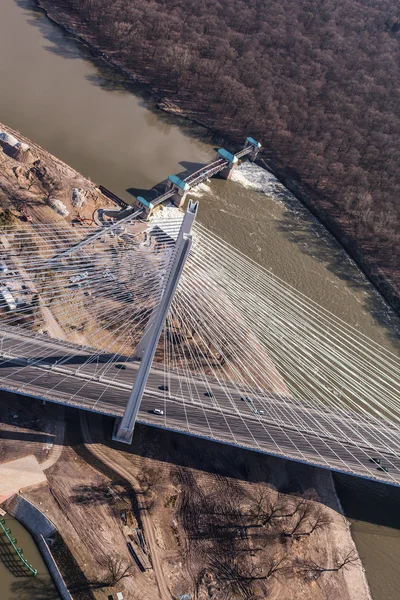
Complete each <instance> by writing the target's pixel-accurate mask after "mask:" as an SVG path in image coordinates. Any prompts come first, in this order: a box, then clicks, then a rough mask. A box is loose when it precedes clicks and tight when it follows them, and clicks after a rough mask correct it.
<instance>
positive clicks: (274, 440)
mask: <svg viewBox="0 0 400 600" xmlns="http://www.w3.org/2000/svg"><path fill="white" fill-rule="evenodd" d="M18 344H21V345H22V344H23V347H24V357H19V356H15V355H14V354H15V348H16V347H18ZM1 345H2V352H1V355H2V357H3V361H2V363H1V374H0V376H1V387H2V389H4V390H8V391H11V390H12V391H14V392H15V393H18V394H22V395H24V396H31V397H34V398H38V399H41V400H45V401H50V402H56V403H59V404H64V405H66V406H70V407H76V408H80V409H84V410H87V411H92V412H96V413H101V414H104V415H108V416H113V417H120V416H122V415H123V413H124V410H125V407H126V404H127V401H128V397H129V393H130V391H131V388H132V383H133V382H134V380H135V377H136V375H137V371H138V368H139V365H140V363H139V362H138V361H132V360H131V361H127V362H125V359H124V357H121V356H119V357H113V360H112V362H111V363H110V362H109V359H110V356H109V355H106V354H105V355H104V356H102V355H99V354H98V353H96V352H95V351H94V354H92V355H91V354H89V353H88V351H87V350H83V349H82V347H80V346H74V345H73V344H69V345H64V344H62V343H60V342H58V341H57V342H54V341H53V340H51V339H43V337H42V336H33V335H32V336H29V338H28V336H26V334H25V333H23V334H21V333H16V332H12V331H7V332H4V333H3V335H2V341H1ZM13 355H14V356H13ZM93 357H95V359H94V360H93ZM117 359H120V360H117ZM121 365H123V366H124V367H125V368H124V369H121V368H119V367H120V366H121ZM21 367H22V368H21ZM117 373H118V378H117V377H116V374H117ZM167 381H168V393H167V394H166V393H165V391H164V390H163V389H162V388H165V387H166V385H167V384H166V377H165V372H164V369H163V368H162V366H157V364H155V365H154V366H153V367H152V369H151V372H150V375H149V379H148V383H147V387H146V389H145V393H144V395H143V399H142V402H141V406H140V411H139V416H138V419H137V421H138V422H139V423H145V424H148V425H153V426H156V427H161V428H165V429H169V430H173V431H178V432H182V433H187V434H191V435H195V436H199V437H203V438H208V439H211V440H214V441H218V442H224V443H228V444H234V445H237V446H241V447H243V448H248V449H253V450H256V451H261V452H266V453H268V454H272V455H275V456H281V457H284V458H292V459H294V460H298V461H301V462H306V463H309V464H314V465H317V466H320V467H324V468H329V469H333V470H337V471H341V472H347V473H353V474H357V475H360V476H364V477H367V478H374V479H377V480H381V481H385V482H387V483H394V481H393V479H394V477H395V482H396V483H398V484H399V485H400V456H399V455H398V453H395V452H393V453H392V452H388V450H387V448H385V447H384V446H383V447H382V444H381V435H382V433H383V432H384V429H385V428H384V427H379V426H377V425H376V424H374V423H371V424H370V428H369V431H368V437H367V439H364V438H363V437H362V436H360V437H359V438H357V434H356V432H357V429H358V427H361V428H362V425H363V423H362V422H358V421H357V419H356V418H353V419H349V418H346V419H344V418H340V417H338V416H336V415H335V414H334V413H330V412H329V411H326V414H325V415H324V414H321V412H318V414H317V417H318V419H319V420H322V421H324V420H325V424H324V425H325V427H326V433H325V434H324V435H321V433H320V431H318V430H317V429H316V428H315V427H314V422H315V415H313V414H312V413H313V411H312V409H305V408H304V407H300V406H296V404H293V403H292V400H291V399H290V398H288V399H287V400H286V403H287V404H291V405H290V406H287V407H286V412H287V420H288V421H289V420H292V419H293V413H296V412H297V413H299V417H300V418H301V420H302V422H303V427H302V428H301V429H300V428H298V427H296V425H295V423H294V422H293V421H292V425H290V424H287V425H286V426H285V427H282V415H281V414H280V417H281V418H278V417H277V416H276V410H275V406H276V405H278V406H279V407H280V410H283V411H284V412H285V405H282V402H281V398H280V397H279V395H274V394H272V393H271V394H265V393H264V394H262V393H260V391H259V390H252V389H249V388H243V389H237V387H232V388H230V389H228V390H227V389H222V388H221V385H220V384H219V382H218V381H204V380H202V379H200V378H199V379H198V381H197V382H196V393H195V394H194V393H193V382H192V378H191V377H189V376H185V375H183V374H180V373H170V375H169V377H168V379H167ZM210 394H212V396H213V397H212V400H213V401H212V402H210V401H208V400H209V398H210ZM246 396H247V397H251V398H252V399H253V402H252V403H248V402H245V401H244V400H242V398H243V397H246ZM232 400H233V403H232ZM155 408H158V409H161V410H162V411H163V413H164V414H163V415H158V414H155V413H154V409H155ZM256 411H257V412H258V411H263V414H257V412H256ZM332 422H333V423H334V425H332ZM244 423H245V424H246V426H245V427H244V426H243V424H244ZM313 429H315V431H313ZM338 429H339V430H340V431H342V436H341V438H340V437H338V435H337V430H338ZM386 433H389V435H390V436H393V437H395V436H398V431H397V430H396V428H390V427H388V429H387V432H386ZM377 454H378V455H379V456H380V457H381V458H382V460H384V461H385V463H387V464H390V465H391V467H392V469H391V470H390V472H389V473H385V472H383V471H376V473H375V470H373V469H371V466H372V465H371V462H370V460H369V459H370V458H371V457H372V458H373V457H375V455H377ZM371 471H372V473H371Z"/></svg>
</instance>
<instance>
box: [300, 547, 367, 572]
mask: <svg viewBox="0 0 400 600" xmlns="http://www.w3.org/2000/svg"><path fill="white" fill-rule="evenodd" d="M358 561H359V557H358V555H357V552H356V551H355V550H352V549H350V550H347V551H345V552H337V553H336V554H335V555H334V557H333V558H332V560H331V563H330V564H328V565H321V564H319V563H317V562H316V561H314V560H312V559H308V560H303V561H298V562H297V564H296V570H297V572H299V573H301V574H302V575H303V576H304V578H306V579H318V578H319V577H321V575H323V574H324V573H337V572H338V571H341V570H342V569H348V568H349V567H351V565H354V564H356V563H358Z"/></svg>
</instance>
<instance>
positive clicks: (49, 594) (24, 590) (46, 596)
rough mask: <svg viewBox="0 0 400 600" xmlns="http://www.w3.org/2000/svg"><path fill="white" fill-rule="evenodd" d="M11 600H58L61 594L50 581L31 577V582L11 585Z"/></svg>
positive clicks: (17, 582) (18, 582) (19, 582)
mask: <svg viewBox="0 0 400 600" xmlns="http://www.w3.org/2000/svg"><path fill="white" fill-rule="evenodd" d="M10 591H11V596H10V597H9V600H58V598H59V594H58V592H57V591H56V589H55V588H54V585H53V583H52V581H51V579H50V576H49V577H48V578H43V577H31V578H30V579H29V581H27V580H25V581H15V582H13V583H12V584H11V590H10Z"/></svg>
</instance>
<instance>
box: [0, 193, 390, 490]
mask: <svg viewBox="0 0 400 600" xmlns="http://www.w3.org/2000/svg"><path fill="white" fill-rule="evenodd" d="M196 210H197V206H196V205H193V204H191V203H190V204H189V208H188V211H187V213H186V214H185V215H182V213H178V211H177V213H178V216H177V218H176V219H169V220H168V219H165V218H164V217H163V216H162V213H161V214H157V215H156V216H154V217H152V218H151V219H150V220H148V221H140V220H137V219H136V220H132V221H127V222H126V226H125V227H124V228H120V229H119V232H117V233H116V229H115V228H114V229H112V228H113V226H111V227H110V228H109V229H106V230H105V229H104V228H102V229H100V230H99V231H98V232H97V233H98V235H97V234H96V235H94V236H93V235H92V236H91V237H90V241H89V242H88V241H87V240H88V235H87V234H88V230H86V229H85V228H84V227H82V228H79V229H77V228H75V229H74V230H72V229H71V228H68V226H66V225H65V224H62V225H60V227H59V228H57V227H55V226H52V227H51V228H49V227H48V226H44V225H43V226H42V225H38V226H33V225H31V224H24V226H23V227H21V229H19V230H18V231H10V232H8V233H7V232H6V233H3V234H2V235H0V243H1V244H2V247H3V250H2V257H1V258H2V272H1V274H0V278H1V284H2V287H1V289H7V290H8V294H6V295H4V297H3V298H4V300H3V303H0V319H1V323H2V326H1V333H0V389H3V390H9V391H13V392H15V393H18V394H22V395H25V396H31V397H35V398H38V399H42V400H46V401H51V402H57V403H61V404H65V405H68V406H73V407H76V408H80V409H83V410H87V411H93V412H98V413H102V414H105V415H110V416H113V417H117V418H118V421H117V423H118V428H117V430H116V436H117V438H118V439H120V440H121V441H129V439H130V438H129V436H130V434H131V433H132V431H133V427H134V424H135V422H136V421H139V422H141V423H147V424H149V425H153V426H157V427H163V428H166V429H170V430H174V431H178V432H182V433H185V434H190V435H196V436H201V437H204V438H207V439H211V440H214V441H217V442H221V443H227V444H232V445H236V446H239V447H243V448H250V449H253V450H255V451H259V452H266V453H269V454H273V455H276V456H281V457H285V458H289V459H292V460H297V461H301V462H304V463H308V464H312V465H317V466H320V467H323V468H329V469H333V470H337V471H341V472H346V473H352V474H355V475H358V476H362V477H366V478H369V479H373V480H377V481H383V482H385V483H390V484H392V485H400V435H399V432H400V430H399V422H400V411H399V397H400V396H399V392H400V364H399V362H400V361H399V359H398V357H397V356H395V355H393V354H392V353H391V352H390V351H388V350H386V349H384V348H382V347H381V346H379V345H378V344H376V343H374V342H373V340H370V339H368V338H366V337H365V336H364V335H363V334H362V332H359V331H357V330H356V329H354V328H352V327H350V326H348V325H347V324H345V323H343V322H342V321H341V320H340V319H339V318H338V317H336V316H334V315H332V314H330V313H329V312H327V311H325V310H324V309H323V308H321V307H319V306H318V305H316V304H315V303H314V302H312V301H311V300H310V299H308V298H306V297H305V296H304V295H302V294H300V293H299V292H297V291H296V290H295V289H294V288H291V287H290V286H288V285H287V284H285V282H283V281H281V280H280V279H279V278H277V277H275V276H273V275H272V274H271V273H269V272H268V271H265V270H264V269H262V268H261V267H260V266H259V265H257V264H256V263H254V262H253V261H251V260H250V259H248V258H247V257H245V256H244V255H243V254H241V253H239V252H237V251H235V250H234V249H233V248H232V247H230V246H229V245H227V244H225V243H224V242H223V240H221V239H219V238H217V237H216V236H214V235H212V234H211V233H210V232H209V231H207V230H206V229H205V228H203V227H201V226H200V225H198V224H196V223H195V216H196ZM110 233H113V235H112V236H111V235H109V234H110ZM10 294H11V296H13V298H14V300H13V301H15V302H14V303H15V304H17V309H14V308H10V307H9V306H8V308H7V298H8V302H10V300H9V296H10ZM17 296H18V297H17ZM155 410H156V412H154V411H155ZM121 418H122V420H121ZM121 432H122V433H121Z"/></svg>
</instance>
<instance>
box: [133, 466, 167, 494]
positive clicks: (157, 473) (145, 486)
mask: <svg viewBox="0 0 400 600" xmlns="http://www.w3.org/2000/svg"><path fill="white" fill-rule="evenodd" d="M138 480H139V483H140V486H141V488H142V491H143V493H144V495H145V496H146V495H148V494H150V492H151V491H154V488H156V487H158V486H159V485H161V484H162V473H161V469H157V468H149V469H146V470H144V471H143V472H142V473H141V474H140V476H139V477H138Z"/></svg>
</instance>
